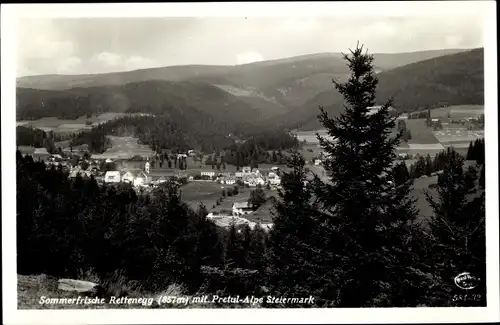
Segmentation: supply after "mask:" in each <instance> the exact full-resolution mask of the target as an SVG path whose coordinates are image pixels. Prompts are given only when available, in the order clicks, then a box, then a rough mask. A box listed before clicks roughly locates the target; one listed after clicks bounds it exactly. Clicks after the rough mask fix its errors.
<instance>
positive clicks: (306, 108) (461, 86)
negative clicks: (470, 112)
mask: <svg viewBox="0 0 500 325" xmlns="http://www.w3.org/2000/svg"><path fill="white" fill-rule="evenodd" d="M483 58H484V51H483V49H482V48H480V49H474V50H470V51H466V52H461V53H456V54H450V55H445V56H442V57H438V58H433V59H429V60H425V61H420V62H416V63H412V64H408V65H405V66H402V67H399V68H395V69H392V70H389V71H384V72H381V73H380V74H378V78H379V85H378V89H377V93H378V96H377V101H378V103H377V104H382V103H383V102H385V101H386V100H387V99H388V98H390V97H391V96H394V106H395V107H397V108H398V110H399V111H401V112H412V111H416V110H420V109H425V108H427V107H439V106H442V105H458V104H471V105H474V104H476V105H481V104H483V103H484V62H483V60H484V59H483ZM329 86H330V87H331V90H329V91H325V92H322V93H320V94H318V95H317V96H316V97H314V98H313V99H311V100H309V101H308V102H307V103H305V104H304V105H301V106H298V107H295V108H294V109H293V111H292V112H291V113H288V114H287V115H286V116H283V117H276V118H275V120H269V121H268V123H270V124H275V123H277V122H276V121H279V122H281V123H282V124H286V125H288V126H290V127H296V126H299V127H301V128H302V129H304V130H306V129H315V128H317V127H318V126H319V124H318V123H319V122H318V121H317V119H316V117H317V115H318V113H319V111H318V107H319V106H320V105H322V106H324V107H325V108H326V109H327V110H328V111H329V112H330V113H332V114H334V115H335V114H338V113H339V112H340V111H341V110H342V109H343V108H342V103H343V99H342V97H341V95H340V94H339V93H338V92H337V91H336V90H334V89H333V85H332V84H331V83H330V84H329Z"/></svg>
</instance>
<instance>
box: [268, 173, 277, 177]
mask: <svg viewBox="0 0 500 325" xmlns="http://www.w3.org/2000/svg"><path fill="white" fill-rule="evenodd" d="M267 177H268V178H275V177H278V174H276V173H275V172H269V174H267Z"/></svg>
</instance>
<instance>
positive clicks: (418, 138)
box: [406, 119, 439, 144]
mask: <svg viewBox="0 0 500 325" xmlns="http://www.w3.org/2000/svg"><path fill="white" fill-rule="evenodd" d="M406 128H407V129H408V130H410V132H411V136H412V138H411V139H410V141H408V144H430V143H439V141H438V139H436V137H435V136H434V134H433V133H432V130H431V129H430V128H428V127H427V125H426V124H425V119H413V120H406Z"/></svg>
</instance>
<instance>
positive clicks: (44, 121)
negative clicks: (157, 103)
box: [16, 113, 141, 133]
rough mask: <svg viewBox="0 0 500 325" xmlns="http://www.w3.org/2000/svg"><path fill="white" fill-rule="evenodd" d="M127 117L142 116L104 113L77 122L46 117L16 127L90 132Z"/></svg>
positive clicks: (60, 131) (81, 117)
mask: <svg viewBox="0 0 500 325" xmlns="http://www.w3.org/2000/svg"><path fill="white" fill-rule="evenodd" d="M126 115H130V116H136V115H141V113H131V114H129V113H103V114H100V115H97V116H95V115H93V116H92V117H90V118H87V117H86V116H80V117H79V118H77V119H75V120H62V119H58V118H56V117H44V118H41V119H38V120H33V121H16V126H21V125H23V126H28V125H31V126H32V127H34V128H38V129H41V130H43V131H45V132H49V131H53V132H55V133H75V132H80V131H83V130H89V129H91V128H92V126H96V125H98V124H100V123H105V122H107V121H110V120H113V119H115V118H118V117H123V116H126ZM87 121H89V122H91V123H92V125H86V122H87Z"/></svg>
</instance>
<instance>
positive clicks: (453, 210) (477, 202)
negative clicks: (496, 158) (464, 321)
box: [426, 150, 486, 306]
mask: <svg viewBox="0 0 500 325" xmlns="http://www.w3.org/2000/svg"><path fill="white" fill-rule="evenodd" d="M466 174H468V175H467V176H466ZM471 178H472V179H473V180H472V181H471ZM475 179H477V173H471V172H466V173H464V171H463V158H462V157H461V156H460V155H459V154H458V153H457V152H455V151H454V150H449V151H448V162H447V164H446V166H445V169H444V172H443V175H442V177H441V179H440V183H439V184H438V189H437V195H436V196H435V197H434V196H432V195H431V194H430V193H429V192H427V193H426V197H427V200H428V202H429V204H430V205H431V207H432V209H433V212H434V215H433V216H432V218H431V221H430V223H429V228H430V232H429V241H430V250H429V256H428V258H429V260H430V262H432V263H433V268H434V272H435V274H436V275H437V276H438V277H439V282H440V286H441V289H440V292H441V293H442V295H440V296H437V297H436V298H435V299H434V300H435V303H436V305H441V306H449V305H454V306H467V305H469V306H470V305H484V304H485V298H486V297H485V294H486V291H485V288H486V285H485V283H486V282H485V280H486V279H485V275H486V271H485V270H486V254H485V253H486V242H485V205H484V203H485V202H484V191H483V192H482V193H481V191H478V190H477V189H476V188H475ZM462 272H470V273H471V274H472V275H473V276H476V277H479V278H480V279H481V280H482V281H481V282H480V285H479V286H478V288H476V289H474V290H475V291H474V292H468V293H469V294H477V296H478V297H481V298H482V299H480V300H478V301H470V300H469V301H460V300H456V301H454V300H453V299H450V297H453V296H454V295H455V294H458V295H462V294H463V290H461V289H459V288H458V287H457V286H455V284H454V277H455V276H457V275H458V274H460V273H462Z"/></svg>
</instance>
